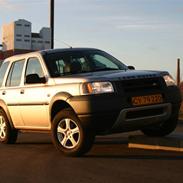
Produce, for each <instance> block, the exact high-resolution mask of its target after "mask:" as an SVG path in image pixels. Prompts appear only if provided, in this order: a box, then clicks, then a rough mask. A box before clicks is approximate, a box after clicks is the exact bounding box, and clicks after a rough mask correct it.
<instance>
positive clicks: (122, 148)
mask: <svg viewBox="0 0 183 183" xmlns="http://www.w3.org/2000/svg"><path fill="white" fill-rule="evenodd" d="M177 132H179V133H180V132H183V125H179V127H178V128H177ZM132 134H136V133H130V135H132ZM128 135H129V134H127V133H125V134H122V135H113V136H105V137H98V138H97V139H96V142H95V144H94V146H93V148H92V150H91V151H90V152H89V153H88V154H87V155H86V156H85V157H82V158H67V157H64V156H62V155H61V154H60V153H59V152H57V151H56V150H55V148H54V146H53V145H52V144H51V141H50V137H49V135H48V134H20V135H19V138H18V141H17V144H15V145H0V183H9V182H12V183H21V182H23V183H29V182H35V183H39V182H43V183H47V182H48V183H54V182H60V183H70V182H72V183H78V182H81V183H90V182H92V183H93V182H94V183H100V182H101V183H110V182H113V183H116V182H117V183H118V182H120V183H132V182H134V183H136V182H138V183H141V182H143V183H151V182H152V183H155V182H158V183H164V182H166V183H169V182H172V183H175V182H176V183H178V182H180V183H182V181H183V153H175V152H164V151H150V150H149V151H147V150H137V149H128V147H127V137H128Z"/></svg>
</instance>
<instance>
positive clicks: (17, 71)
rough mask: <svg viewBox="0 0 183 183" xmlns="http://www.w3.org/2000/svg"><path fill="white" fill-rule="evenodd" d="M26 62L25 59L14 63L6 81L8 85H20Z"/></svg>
mask: <svg viewBox="0 0 183 183" xmlns="http://www.w3.org/2000/svg"><path fill="white" fill-rule="evenodd" d="M24 62H25V61H24V60H20V61H17V62H14V63H13V64H12V66H11V69H10V72H9V74H8V78H7V81H6V86H19V85H20V82H21V76H22V70H23V66H24Z"/></svg>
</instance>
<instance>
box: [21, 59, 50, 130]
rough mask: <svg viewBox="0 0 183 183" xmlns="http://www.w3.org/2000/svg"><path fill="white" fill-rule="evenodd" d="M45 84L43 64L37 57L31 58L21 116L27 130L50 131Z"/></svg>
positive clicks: (27, 69)
mask: <svg viewBox="0 0 183 183" xmlns="http://www.w3.org/2000/svg"><path fill="white" fill-rule="evenodd" d="M45 83H46V80H45V77H44V72H43V68H42V65H41V62H40V61H39V59H38V58H36V57H32V58H29V59H28V60H27V65H26V69H25V78H24V86H23V87H22V89H21V100H20V104H21V105H20V110H21V116H22V119H23V121H24V124H25V128H29V129H30V128H31V129H48V128H49V126H50V123H49V105H48V102H47V95H46V88H47V86H46V84H45Z"/></svg>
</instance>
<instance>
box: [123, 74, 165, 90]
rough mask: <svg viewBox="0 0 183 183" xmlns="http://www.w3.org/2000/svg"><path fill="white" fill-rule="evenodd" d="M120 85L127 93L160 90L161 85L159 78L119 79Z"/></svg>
mask: <svg viewBox="0 0 183 183" xmlns="http://www.w3.org/2000/svg"><path fill="white" fill-rule="evenodd" d="M121 87H122V88H123V91H124V92H125V93H129V92H141V91H142V92H144V91H150V90H160V89H161V87H162V85H161V81H160V79H159V78H147V79H145V78H144V79H134V80H124V81H121Z"/></svg>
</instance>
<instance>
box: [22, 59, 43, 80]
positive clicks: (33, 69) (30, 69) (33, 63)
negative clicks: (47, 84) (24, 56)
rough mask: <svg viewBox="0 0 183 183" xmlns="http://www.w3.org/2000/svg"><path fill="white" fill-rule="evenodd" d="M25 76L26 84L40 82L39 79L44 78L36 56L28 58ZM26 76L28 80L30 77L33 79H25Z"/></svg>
mask: <svg viewBox="0 0 183 183" xmlns="http://www.w3.org/2000/svg"><path fill="white" fill-rule="evenodd" d="M25 78H26V84H33V83H41V79H43V78H44V73H43V70H42V67H41V64H40V62H39V60H38V59H37V58H30V59H29V60H28V62H27V68H26V73H25ZM27 78H29V79H28V80H31V79H32V80H33V81H27ZM34 80H35V81H34Z"/></svg>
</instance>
